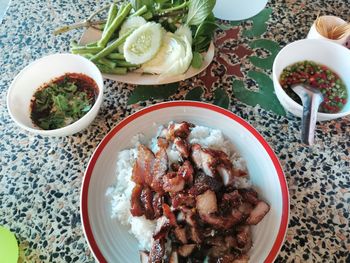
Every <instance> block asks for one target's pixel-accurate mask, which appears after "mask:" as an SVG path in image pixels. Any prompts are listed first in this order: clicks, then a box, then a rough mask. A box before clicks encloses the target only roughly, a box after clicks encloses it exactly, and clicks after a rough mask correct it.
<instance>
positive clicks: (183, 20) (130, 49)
mask: <svg viewBox="0 0 350 263" xmlns="http://www.w3.org/2000/svg"><path fill="white" fill-rule="evenodd" d="M214 5H215V0H204V1H200V0H188V1H186V0H184V1H183V0H179V1H172V0H165V1H152V0H151V1H149V0H148V1H142V0H139V1H131V2H128V3H124V4H121V5H119V6H117V5H116V4H114V3H112V4H111V5H110V8H109V11H108V15H107V19H106V21H105V22H104V23H103V24H102V28H101V31H99V32H96V31H93V30H92V29H89V30H88V31H86V32H85V33H84V35H83V37H82V39H81V40H80V42H79V44H78V43H76V42H72V45H71V52H72V53H74V54H80V55H82V56H85V57H86V58H88V59H90V60H91V61H93V62H94V63H95V64H96V65H97V66H98V67H99V68H100V70H101V71H102V72H103V73H104V74H106V77H107V78H112V79H116V80H119V81H124V82H127V83H133V84H146V85H147V84H165V83H171V82H175V81H179V80H183V79H186V78H189V77H192V76H194V75H196V74H198V73H199V72H201V71H202V70H204V69H205V68H206V67H207V66H208V65H209V63H210V62H211V60H212V58H213V56H214V46H213V44H212V37H213V32H214V30H215V29H216V27H217V24H216V23H215V18H214V16H213V14H212V9H213V7H214ZM91 24H93V22H91ZM94 28H95V29H96V25H95V26H94ZM130 73H135V74H137V75H130ZM123 75H128V76H127V77H126V76H124V77H121V78H120V76H123ZM112 76H117V77H116V78H114V77H112Z"/></svg>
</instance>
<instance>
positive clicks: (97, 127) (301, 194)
mask: <svg viewBox="0 0 350 263" xmlns="http://www.w3.org/2000/svg"><path fill="white" fill-rule="evenodd" d="M106 2H107V1H90V0H84V1H77V0H73V1H65V0H61V1H51V0H49V1H44V0H39V1H34V0H28V1H25V2H23V1H18V0H12V1H11V4H10V6H9V9H8V10H7V13H6V14H5V16H4V19H3V21H2V23H1V25H0V50H1V51H2V52H0V74H1V80H0V122H1V125H0V225H3V226H6V227H8V228H9V229H11V231H12V232H14V233H15V235H16V237H17V240H18V242H19V247H20V260H19V262H95V260H94V259H93V256H92V255H91V252H90V251H89V248H88V245H87V243H86V241H85V238H84V235H83V231H82V225H81V221H80V216H79V209H80V204H79V198H80V186H81V182H82V179H83V174H84V170H85V167H86V165H87V163H88V160H89V158H90V156H91V155H92V153H93V151H94V149H95V148H96V146H97V145H98V143H99V142H100V141H101V139H102V138H103V137H104V136H105V135H106V134H107V133H108V131H110V130H111V128H112V127H113V126H114V125H115V124H116V123H117V122H118V121H120V120H122V119H123V118H124V117H126V116H128V115H130V114H131V113H133V112H135V111H137V110H139V109H141V108H143V107H145V106H147V105H151V104H154V103H157V102H160V101H164V100H179V99H184V98H185V96H192V97H194V98H198V97H200V98H201V99H202V100H203V101H206V102H209V103H213V102H215V100H216V99H217V98H218V96H219V97H220V94H224V93H223V92H225V93H226V94H227V96H228V98H229V104H228V105H227V106H228V107H229V109H230V110H232V111H233V112H234V113H235V114H237V115H238V116H240V117H242V118H244V119H245V120H247V121H248V122H249V123H250V124H252V125H253V126H254V127H255V128H256V129H257V130H258V131H259V132H260V133H261V134H262V135H263V137H264V138H265V139H266V140H267V141H268V143H269V144H270V145H271V146H272V148H273V149H274V151H275V153H276V154H277V156H278V157H279V159H280V162H281V165H282V167H283V169H284V171H285V174H286V178H287V182H288V186H289V193H290V203H291V205H290V208H291V211H290V223H289V229H288V232H287V235H286V240H285V243H284V245H283V247H282V250H281V252H280V254H279V256H278V258H277V260H276V262H295V263H296V262H350V255H349V251H350V216H349V213H350V211H349V210H350V209H349V208H350V207H349V206H350V153H349V151H350V118H349V117H347V118H343V119H339V120H334V121H327V122H322V123H319V124H318V125H317V130H316V145H315V146H313V147H312V148H308V147H305V146H304V145H302V144H301V143H300V119H298V118H296V117H294V116H292V115H290V114H288V113H287V114H286V116H281V115H278V114H275V113H274V112H272V111H269V110H265V109H264V108H262V107H259V106H255V107H253V106H249V105H247V104H245V103H242V102H240V101H239V100H237V99H236V98H235V97H234V91H233V89H232V81H233V79H232V76H236V75H235V74H234V72H236V73H237V72H238V71H234V70H233V69H232V70H233V72H232V74H227V73H226V71H225V70H224V69H223V68H222V64H221V62H222V61H220V59H219V60H215V61H214V63H213V67H215V68H216V72H217V74H218V75H219V76H220V74H221V78H219V79H218V80H215V81H213V82H212V85H209V86H208V87H207V86H206V85H205V84H203V78H206V76H205V75H200V76H197V77H194V78H192V79H190V80H187V81H184V82H181V83H180V84H179V87H178V89H177V90H176V92H175V93H174V94H173V95H171V96H170V97H168V98H166V99H157V100H154V99H151V100H146V101H142V102H138V103H135V104H128V99H129V97H130V95H131V94H132V92H133V91H134V89H135V87H134V86H131V85H126V84H121V83H115V82H113V81H109V80H106V81H105V87H106V91H105V94H104V95H105V100H104V102H103V105H102V107H101V111H100V113H99V115H98V117H97V118H96V119H95V121H94V122H93V124H92V125H91V126H89V127H88V128H87V129H86V130H84V131H83V132H80V133H77V134H75V135H73V136H68V137H63V138H45V137H41V136H35V135H32V134H30V133H28V132H26V131H23V130H21V129H20V128H18V127H17V126H16V125H15V124H14V122H13V121H12V120H11V119H10V116H9V114H8V112H7V109H6V93H7V88H8V86H9V85H10V83H11V81H12V79H13V78H14V77H15V76H16V74H17V73H18V72H19V71H20V70H21V69H22V68H24V67H25V66H26V65H27V64H28V63H30V62H31V61H33V60H35V59H37V58H40V57H42V56H44V55H47V54H52V53H58V52H68V50H69V42H70V40H71V39H72V38H73V39H79V37H80V35H81V34H82V30H76V31H72V32H69V33H67V34H63V35H60V36H57V37H54V36H53V35H52V31H53V30H54V29H55V28H57V27H58V26H60V25H62V24H69V23H73V22H76V21H80V20H83V19H84V18H85V14H90V13H91V12H92V11H94V10H96V9H97V8H98V7H101V6H103V5H104V4H105V3H106ZM349 5H350V2H349V1H348V0H332V1H321V0H315V1H306V0H285V1H269V3H268V7H269V8H271V10H272V13H271V16H270V18H269V20H268V21H267V22H266V32H265V33H262V35H261V36H260V37H259V38H262V39H269V40H272V41H274V42H277V43H278V44H279V45H280V46H281V47H283V46H284V45H286V44H287V43H289V42H291V41H294V40H297V39H301V38H305V36H306V35H307V32H308V30H309V27H310V26H311V24H312V22H313V20H314V19H315V18H316V16H317V14H318V12H320V13H321V14H333V15H336V16H340V17H342V18H343V19H345V20H350V16H349ZM250 27H251V22H250V21H245V22H243V23H242V24H240V25H239V27H233V29H232V30H231V31H232V34H233V33H235V31H237V30H238V31H237V32H236V33H237V36H236V38H235V39H236V40H235V41H234V42H232V43H228V44H227V45H232V47H240V54H241V55H239V54H238V55H237V54H233V55H232V56H231V57H230V60H232V63H233V64H237V63H238V64H240V65H241V67H240V70H241V71H240V72H241V74H242V75H239V76H237V77H239V78H241V79H243V80H244V82H245V83H246V84H247V87H248V88H249V89H251V90H255V89H256V88H257V87H256V83H255V82H254V81H252V80H251V79H249V78H247V75H246V74H247V72H248V71H249V70H257V71H259V70H261V69H257V68H256V66H254V65H253V64H252V63H251V61H250V60H249V59H248V58H247V55H251V54H246V56H245V55H244V54H245V52H248V51H246V50H245V49H244V48H246V49H248V43H251V42H252V40H254V39H255V38H256V37H251V36H249V34H248V35H244V33H243V32H245V30H248V31H249V29H250ZM235 28H236V29H235ZM231 31H230V32H231ZM221 34H223V32H221V31H218V33H217V39H219V38H220V35H221ZM225 45H226V44H225ZM254 52H262V53H261V54H257V55H259V56H260V55H264V52H265V51H264V50H262V51H254ZM248 53H249V52H248ZM223 59H225V58H223ZM263 72H266V74H270V73H271V71H269V70H268V69H265V70H263ZM237 74H240V73H237ZM206 83H207V81H206ZM202 88H203V91H201V89H202ZM191 91H192V92H191ZM189 92H191V93H189ZM188 94H190V95H188ZM198 94H199V96H198ZM200 95H202V96H200ZM215 95H216V96H215ZM0 262H1V257H0Z"/></svg>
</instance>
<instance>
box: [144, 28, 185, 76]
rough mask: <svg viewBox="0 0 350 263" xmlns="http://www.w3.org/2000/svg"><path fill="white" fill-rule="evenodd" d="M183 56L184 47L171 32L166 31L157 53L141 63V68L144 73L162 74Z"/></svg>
mask: <svg viewBox="0 0 350 263" xmlns="http://www.w3.org/2000/svg"><path fill="white" fill-rule="evenodd" d="M183 56H185V47H184V46H183V45H182V42H180V41H179V40H178V39H177V38H175V37H174V34H173V33H170V32H167V33H166V34H165V36H164V38H163V43H162V46H161V47H160V49H159V51H158V53H157V54H156V56H155V57H154V58H153V59H151V60H150V61H148V62H146V63H144V64H143V65H142V70H143V72H145V73H152V74H162V73H164V72H165V71H167V70H168V69H169V68H170V67H171V66H172V65H173V64H174V63H176V61H177V60H179V59H181V57H183Z"/></svg>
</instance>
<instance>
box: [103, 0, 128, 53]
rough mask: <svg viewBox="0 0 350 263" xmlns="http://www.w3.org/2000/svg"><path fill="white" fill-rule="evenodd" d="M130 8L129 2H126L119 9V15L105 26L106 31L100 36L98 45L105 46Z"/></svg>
mask: <svg viewBox="0 0 350 263" xmlns="http://www.w3.org/2000/svg"><path fill="white" fill-rule="evenodd" d="M131 8H132V5H131V3H129V4H127V5H126V6H125V8H124V9H123V11H121V13H120V15H119V16H116V17H115V18H114V20H113V22H112V23H111V25H110V26H109V27H108V28H107V30H106V33H105V34H104V35H103V36H102V38H101V39H100V41H99V42H98V45H99V46H101V47H105V46H106V45H107V43H108V41H109V40H110V38H111V37H112V35H113V33H114V31H115V30H117V28H118V27H119V26H120V25H121V24H122V23H123V22H124V20H125V18H126V17H127V15H128V14H129V13H130V11H131Z"/></svg>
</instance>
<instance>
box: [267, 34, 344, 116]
mask: <svg viewBox="0 0 350 263" xmlns="http://www.w3.org/2000/svg"><path fill="white" fill-rule="evenodd" d="M304 60H311V61H314V62H316V63H319V64H323V65H325V66H327V67H329V68H330V69H331V70H333V71H334V72H336V73H337V74H338V75H339V77H340V78H341V79H342V80H343V81H344V83H345V85H346V88H347V92H348V100H347V103H346V104H345V106H344V108H343V109H342V110H341V111H340V112H338V113H321V112H318V113H317V120H318V121H325V120H331V119H336V118H340V117H344V116H346V115H348V114H350V100H349V95H350V74H349V69H350V50H349V49H347V48H345V47H343V46H341V45H339V44H336V43H333V42H330V41H327V40H321V39H303V40H298V41H295V42H293V43H290V44H288V45H287V46H285V47H284V48H283V49H282V50H281V51H280V52H279V53H278V54H277V56H276V58H275V61H274V62H273V67H272V75H273V84H274V88H275V93H276V95H277V98H278V99H279V101H280V103H281V104H282V106H283V107H284V108H285V109H286V110H287V111H289V112H291V113H293V114H294V115H296V116H298V117H302V114H303V107H302V106H301V105H299V104H298V103H297V102H295V101H294V100H293V99H292V98H290V97H289V96H288V95H287V93H286V92H285V91H284V90H283V88H282V87H281V85H280V82H279V77H280V75H281V73H282V71H283V69H284V68H286V67H287V66H289V65H291V64H293V63H296V62H300V61H304Z"/></svg>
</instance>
